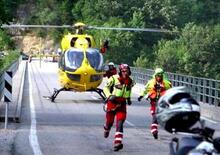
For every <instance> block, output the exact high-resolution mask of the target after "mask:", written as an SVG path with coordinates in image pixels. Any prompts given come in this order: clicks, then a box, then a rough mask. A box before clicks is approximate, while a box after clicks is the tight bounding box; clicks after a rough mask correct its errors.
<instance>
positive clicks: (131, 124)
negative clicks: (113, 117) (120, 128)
mask: <svg viewBox="0 0 220 155" xmlns="http://www.w3.org/2000/svg"><path fill="white" fill-rule="evenodd" d="M125 123H127V124H128V125H130V126H132V127H135V125H134V124H133V123H131V122H129V121H127V120H125Z"/></svg>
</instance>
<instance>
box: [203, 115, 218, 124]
mask: <svg viewBox="0 0 220 155" xmlns="http://www.w3.org/2000/svg"><path fill="white" fill-rule="evenodd" d="M201 119H204V120H206V121H208V122H211V123H213V124H217V123H218V122H216V121H213V120H211V119H209V118H207V117H203V116H201Z"/></svg>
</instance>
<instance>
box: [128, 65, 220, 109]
mask: <svg viewBox="0 0 220 155" xmlns="http://www.w3.org/2000/svg"><path fill="white" fill-rule="evenodd" d="M131 71H132V76H133V78H134V80H135V81H136V82H137V83H141V84H146V82H147V81H148V80H149V79H151V78H152V75H153V73H154V71H153V70H150V69H144V68H135V67H131ZM166 74H167V78H168V79H169V80H170V81H171V82H172V84H173V86H186V87H187V88H189V90H190V92H191V93H192V95H193V96H194V97H195V98H196V99H197V100H198V101H200V102H203V103H208V104H211V105H215V106H220V80H214V79H207V78H199V77H194V76H188V75H182V74H176V73H169V72H167V73H166Z"/></svg>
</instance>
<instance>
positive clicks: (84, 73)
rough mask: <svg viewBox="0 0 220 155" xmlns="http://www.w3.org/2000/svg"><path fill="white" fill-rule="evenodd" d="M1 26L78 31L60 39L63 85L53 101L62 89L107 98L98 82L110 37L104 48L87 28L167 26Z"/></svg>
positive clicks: (108, 28)
mask: <svg viewBox="0 0 220 155" xmlns="http://www.w3.org/2000/svg"><path fill="white" fill-rule="evenodd" d="M1 28H74V29H75V30H76V32H75V34H71V33H69V34H67V35H64V37H63V38H62V41H61V48H62V52H61V54H60V58H59V62H58V64H59V65H58V66H59V71H58V76H59V82H60V85H61V88H60V89H54V92H53V94H52V95H51V96H49V97H48V98H49V99H50V100H51V101H52V102H54V100H55V98H56V97H57V95H58V94H59V93H60V92H61V91H77V92H85V91H94V92H97V93H98V94H99V95H100V96H101V97H102V98H103V99H104V100H105V98H106V97H105V95H104V93H103V91H102V89H100V88H98V86H99V85H100V84H101V83H102V80H103V74H104V73H105V72H104V70H103V56H102V53H104V52H105V51H106V49H107V47H108V41H105V42H104V43H103V45H102V47H101V48H96V45H95V41H94V38H93V37H92V36H91V35H87V34H85V33H84V30H85V29H98V30H102V29H104V30H125V31H146V32H166V33H170V32H171V31H168V30H164V29H151V28H116V27H114V28H113V27H98V26H86V25H85V24H84V23H80V22H79V23H76V24H74V25H73V26H71V25H62V26H56V25H20V24H14V25H5V24H3V25H2V26H1Z"/></svg>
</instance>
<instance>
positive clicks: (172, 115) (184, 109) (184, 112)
mask: <svg viewBox="0 0 220 155" xmlns="http://www.w3.org/2000/svg"><path fill="white" fill-rule="evenodd" d="M156 116H157V120H158V122H159V124H160V125H161V126H162V127H164V129H165V130H167V131H168V132H178V131H179V132H185V131H187V130H188V129H189V128H190V127H191V126H193V125H194V124H195V123H196V122H197V121H198V120H199V119H200V106H199V104H198V103H197V101H196V100H195V99H193V98H192V96H191V95H190V94H189V93H188V92H187V91H186V88H185V87H173V88H171V89H169V90H167V91H166V93H165V94H164V95H163V96H161V97H160V99H159V101H158V103H157V110H156Z"/></svg>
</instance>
